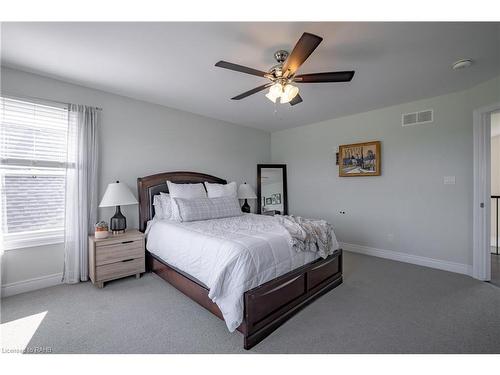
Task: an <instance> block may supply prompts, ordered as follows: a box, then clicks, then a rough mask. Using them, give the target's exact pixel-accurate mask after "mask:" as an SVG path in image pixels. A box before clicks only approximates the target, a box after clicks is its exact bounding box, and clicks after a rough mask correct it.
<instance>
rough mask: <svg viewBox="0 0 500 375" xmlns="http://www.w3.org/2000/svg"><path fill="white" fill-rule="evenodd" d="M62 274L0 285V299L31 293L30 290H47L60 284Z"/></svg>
mask: <svg viewBox="0 0 500 375" xmlns="http://www.w3.org/2000/svg"><path fill="white" fill-rule="evenodd" d="M61 279H62V273H56V274H53V275H47V276H42V277H36V278H34V279H29V280H23V281H17V282H15V283H10V284H5V285H2V297H8V296H13V295H15V294H20V293H25V292H31V291H32V290H37V289H42V288H48V287H49V286H55V285H59V284H61V283H62V281H61Z"/></svg>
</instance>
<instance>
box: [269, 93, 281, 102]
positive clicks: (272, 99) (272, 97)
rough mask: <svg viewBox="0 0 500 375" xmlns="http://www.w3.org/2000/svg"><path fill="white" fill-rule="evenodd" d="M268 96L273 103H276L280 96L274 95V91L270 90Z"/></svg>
mask: <svg viewBox="0 0 500 375" xmlns="http://www.w3.org/2000/svg"><path fill="white" fill-rule="evenodd" d="M266 98H268V99H269V100H270V101H272V102H273V103H276V100H278V98H279V97H278V96H275V95H273V94H272V93H270V92H268V93H267V94H266Z"/></svg>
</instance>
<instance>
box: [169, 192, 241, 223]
mask: <svg viewBox="0 0 500 375" xmlns="http://www.w3.org/2000/svg"><path fill="white" fill-rule="evenodd" d="M172 200H173V201H174V202H175V204H176V205H177V208H178V210H179V219H180V221H197V220H209V219H220V218H223V217H231V216H240V215H242V214H243V213H242V212H241V208H240V204H239V202H238V199H237V198H236V197H218V198H194V199H183V198H173V199H172Z"/></svg>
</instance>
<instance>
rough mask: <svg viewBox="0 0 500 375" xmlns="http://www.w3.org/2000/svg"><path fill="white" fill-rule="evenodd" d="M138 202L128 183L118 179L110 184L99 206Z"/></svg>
mask: <svg viewBox="0 0 500 375" xmlns="http://www.w3.org/2000/svg"><path fill="white" fill-rule="evenodd" d="M137 203H138V202H137V199H135V197H134V195H133V194H132V192H131V191H130V189H129V188H128V187H127V185H125V184H122V183H120V182H118V181H117V182H113V183H111V184H109V185H108V187H107V188H106V192H105V193H104V196H103V197H102V200H101V204H100V205H99V207H112V206H125V205H128V204H137Z"/></svg>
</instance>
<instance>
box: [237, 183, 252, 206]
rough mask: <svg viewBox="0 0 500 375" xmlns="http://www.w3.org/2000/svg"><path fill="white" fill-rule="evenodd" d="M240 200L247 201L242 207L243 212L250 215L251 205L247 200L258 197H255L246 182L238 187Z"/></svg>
mask: <svg viewBox="0 0 500 375" xmlns="http://www.w3.org/2000/svg"><path fill="white" fill-rule="evenodd" d="M238 199H244V200H245V203H244V204H243V206H241V211H243V212H247V213H249V212H250V205H249V204H248V202H247V199H257V196H256V195H255V192H254V191H253V189H252V187H251V186H250V185H248V184H247V183H246V182H245V183H244V184H241V185H240V186H239V187H238Z"/></svg>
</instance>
